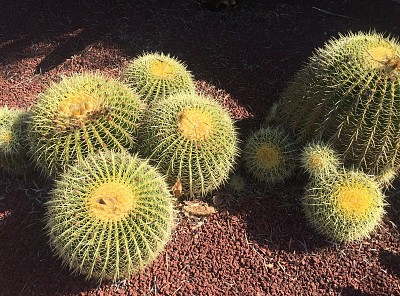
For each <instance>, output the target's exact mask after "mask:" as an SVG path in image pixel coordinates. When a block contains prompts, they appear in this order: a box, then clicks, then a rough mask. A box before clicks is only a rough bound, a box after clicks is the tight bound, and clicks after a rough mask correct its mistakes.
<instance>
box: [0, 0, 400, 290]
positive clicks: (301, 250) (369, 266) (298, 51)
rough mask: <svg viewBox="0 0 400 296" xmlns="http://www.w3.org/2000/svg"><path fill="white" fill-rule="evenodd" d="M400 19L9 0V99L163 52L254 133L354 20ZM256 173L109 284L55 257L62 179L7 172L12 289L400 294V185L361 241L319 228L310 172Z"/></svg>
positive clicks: (360, 4)
mask: <svg viewBox="0 0 400 296" xmlns="http://www.w3.org/2000/svg"><path fill="white" fill-rule="evenodd" d="M78 2H79V3H78ZM210 2H212V1H210ZM208 8H210V6H208ZM399 19H400V5H399V4H395V3H394V2H390V1H385V0H371V1H358V0H349V1H328V0H318V1H317V0H311V1H265V0H248V1H242V2H241V4H240V5H238V6H236V7H228V8H226V9H222V10H212V11H210V10H208V9H206V8H205V7H204V6H202V5H200V4H199V3H198V2H197V1H194V0H193V1H174V0H171V1H154V0H146V1H115V2H112V4H111V2H110V3H108V2H103V1H77V3H72V2H71V1H53V0H45V1H19V0H16V1H5V3H2V6H1V9H0V105H8V106H18V107H26V108H29V107H31V106H32V104H33V103H34V101H35V98H36V96H37V94H38V93H39V92H41V91H43V90H44V89H45V88H46V87H47V86H48V85H49V84H50V83H51V82H52V81H58V80H59V79H60V77H61V76H62V75H69V74H71V73H75V72H81V71H86V70H90V71H100V72H102V73H104V74H106V75H108V76H110V77H114V78H118V77H120V73H121V71H122V69H123V67H124V66H125V65H126V63H127V61H128V60H129V59H131V58H133V57H134V56H136V55H138V54H141V53H142V52H143V51H163V52H165V53H170V54H172V55H173V56H176V57H178V58H179V59H181V60H183V61H184V62H185V63H186V64H187V66H188V69H189V70H191V71H192V73H193V75H194V76H195V78H196V79H197V80H198V82H197V88H198V90H201V91H204V92H208V93H209V94H211V95H213V96H214V98H215V99H216V100H217V101H219V102H220V103H221V104H222V105H223V106H224V107H225V108H227V109H228V110H229V111H230V113H231V114H232V116H233V117H234V118H235V119H236V120H237V125H238V126H239V127H240V128H241V129H240V133H241V137H242V139H245V137H246V135H248V134H249V132H250V131H251V130H252V129H257V128H258V127H259V125H260V122H262V121H263V117H264V116H265V115H266V114H267V113H268V108H269V106H270V105H271V104H272V103H273V102H275V101H276V100H277V99H278V98H279V93H280V92H281V91H282V89H283V88H284V86H285V84H286V83H287V81H288V80H289V79H290V78H291V77H292V76H293V74H294V73H295V71H297V70H298V69H299V68H300V67H301V65H302V64H303V63H304V62H305V61H306V59H307V57H308V56H310V55H311V52H312V50H313V49H314V48H316V47H318V46H322V44H323V43H324V42H325V41H326V40H328V39H329V38H330V37H331V36H338V33H346V32H347V31H349V30H366V31H368V30H370V29H372V28H374V29H376V30H378V31H379V32H384V33H392V34H393V35H394V36H397V37H399V36H400V27H399ZM249 179H250V180H249ZM300 179H302V178H300ZM246 182H247V184H246V185H247V186H246V188H247V189H246V190H245V191H244V192H242V193H241V194H233V193H229V191H228V190H227V189H224V188H222V189H221V190H219V191H218V192H215V193H214V195H213V196H210V197H209V200H210V201H211V200H212V199H213V197H214V200H215V198H216V197H219V198H220V199H221V200H222V201H223V202H222V207H220V208H219V210H218V212H217V213H216V214H213V215H211V216H208V217H206V218H194V217H187V216H185V215H184V214H183V213H181V214H180V217H179V219H178V223H177V225H176V229H175V231H174V233H173V237H172V240H171V241H170V243H169V244H168V246H167V248H166V251H165V252H164V253H163V254H162V255H160V257H159V258H158V259H157V260H156V261H155V262H154V263H153V264H152V265H151V266H149V267H148V268H147V269H146V270H145V271H144V272H142V273H141V274H140V275H137V276H133V277H132V278H131V279H128V280H126V281H121V282H119V283H116V284H107V283H103V284H101V285H97V284H96V283H95V282H91V281H85V279H84V278H83V277H82V276H79V275H71V274H70V272H69V271H68V269H67V268H64V267H62V266H61V262H60V261H59V260H58V259H55V258H54V257H53V254H52V251H51V249H50V248H49V246H48V243H47V240H48V239H47V238H46V235H45V234H44V233H43V230H42V229H43V222H42V219H43V214H44V209H43V206H42V203H43V201H44V200H45V199H46V192H47V191H48V190H49V188H50V185H51V184H46V183H43V182H40V181H39V180H36V178H35V174H34V173H33V174H32V175H31V176H27V177H26V178H22V177H12V176H9V175H5V174H4V173H0V295H1V296H3V295H400V244H399V230H398V227H399V225H400V193H399V191H398V189H399V188H400V184H398V183H399V182H395V184H394V188H393V189H391V190H390V191H388V192H387V196H388V203H389V204H390V206H388V207H387V215H386V216H385V218H384V221H383V222H382V225H381V226H380V227H379V228H378V229H377V231H376V233H373V234H372V236H371V238H369V239H368V238H367V239H364V240H363V241H361V242H359V243H352V244H332V243H330V242H328V241H326V240H325V239H324V238H323V237H320V236H318V235H316V234H315V232H314V231H313V230H312V229H310V228H309V227H308V226H307V223H306V221H304V217H303V215H302V212H301V209H300V207H299V204H298V200H299V198H300V196H301V194H302V190H303V189H302V188H303V187H304V186H302V184H303V183H304V181H302V180H292V181H288V182H286V183H285V184H282V185H280V186H276V187H272V188H265V190H264V185H260V184H255V183H253V182H252V181H251V178H247V181H246ZM299 185H300V186H299ZM224 203H225V204H228V205H229V206H225V207H223V204H224ZM219 204H220V203H219ZM227 208H228V209H227Z"/></svg>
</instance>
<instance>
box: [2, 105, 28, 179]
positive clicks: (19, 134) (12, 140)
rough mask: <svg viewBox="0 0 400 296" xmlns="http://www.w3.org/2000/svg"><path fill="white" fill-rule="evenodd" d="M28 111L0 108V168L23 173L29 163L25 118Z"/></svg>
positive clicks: (14, 172)
mask: <svg viewBox="0 0 400 296" xmlns="http://www.w3.org/2000/svg"><path fill="white" fill-rule="evenodd" d="M28 117H29V112H28V111H25V110H22V109H9V108H8V107H7V106H4V107H1V108H0V168H2V169H3V170H4V171H6V172H9V173H13V174H24V173H26V172H27V169H28V167H29V165H30V161H29V157H28V155H27V153H26V152H27V150H28V141H27V124H26V122H27V120H28Z"/></svg>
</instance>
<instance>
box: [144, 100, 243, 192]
mask: <svg viewBox="0 0 400 296" xmlns="http://www.w3.org/2000/svg"><path fill="white" fill-rule="evenodd" d="M140 139H141V141H140V142H141V147H140V152H141V153H143V155H144V156H145V157H149V158H151V159H153V160H154V162H155V163H156V164H157V165H158V167H159V168H160V170H161V171H162V173H164V174H165V175H166V176H167V180H168V182H169V183H170V185H172V184H175V183H176V182H177V181H179V182H180V183H181V184H182V189H183V191H184V192H185V193H187V194H188V197H189V198H193V197H194V196H195V195H197V196H200V197H201V196H204V195H205V194H207V193H208V192H210V191H212V190H213V189H216V188H218V187H219V186H220V185H222V184H223V183H224V182H225V181H226V180H227V179H228V176H229V173H230V172H231V170H232V169H233V166H234V164H235V160H236V156H237V155H238V150H239V149H238V136H237V132H236V128H235V126H234V123H233V120H232V119H231V117H230V116H229V114H228V113H227V111H226V110H224V109H223V108H222V107H221V106H220V105H218V104H217V103H216V102H214V101H212V100H210V99H209V98H207V97H205V96H203V95H199V94H195V93H178V94H175V95H171V96H169V97H168V98H166V99H164V100H161V101H159V102H157V103H156V104H153V105H152V106H151V107H150V108H149V110H148V112H147V113H146V115H145V120H144V123H143V125H142V126H141V129H140Z"/></svg>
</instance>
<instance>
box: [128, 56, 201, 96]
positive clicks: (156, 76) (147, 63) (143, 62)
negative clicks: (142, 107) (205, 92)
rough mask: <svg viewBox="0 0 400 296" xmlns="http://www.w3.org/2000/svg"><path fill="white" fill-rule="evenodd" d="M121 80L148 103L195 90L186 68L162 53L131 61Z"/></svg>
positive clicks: (190, 75)
mask: <svg viewBox="0 0 400 296" xmlns="http://www.w3.org/2000/svg"><path fill="white" fill-rule="evenodd" d="M123 80H124V81H125V82H126V83H127V84H128V85H130V86H131V87H132V88H133V89H134V90H136V91H137V92H138V93H139V94H140V96H141V98H142V99H143V100H144V101H146V102H148V103H152V102H153V101H157V100H161V99H163V98H166V97H167V96H169V95H171V94H175V93H178V92H184V91H193V90H194V89H195V86H194V81H193V77H192V74H191V73H190V72H189V71H188V70H187V69H186V66H185V65H184V64H183V63H182V62H181V61H179V60H177V59H176V58H173V57H171V56H169V55H164V54H163V53H145V54H143V55H141V56H139V57H136V58H135V59H133V60H132V61H131V62H130V63H129V64H128V66H127V67H126V69H125V71H124V73H123Z"/></svg>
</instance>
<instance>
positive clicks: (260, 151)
mask: <svg viewBox="0 0 400 296" xmlns="http://www.w3.org/2000/svg"><path fill="white" fill-rule="evenodd" d="M295 151H296V149H295V144H294V141H293V140H292V139H291V137H290V136H289V135H288V134H287V133H286V132H285V131H284V130H282V129H281V128H278V127H266V128H261V129H259V130H258V131H256V132H254V133H253V134H252V135H250V137H249V138H248V139H247V142H246V144H245V147H244V148H243V161H244V165H245V167H246V169H247V171H248V172H249V173H250V174H251V175H253V176H254V177H255V178H256V179H257V180H258V181H260V182H266V183H268V184H274V183H278V182H281V181H283V180H284V179H286V178H287V177H289V176H290V175H291V174H292V173H293V171H294V169H295V167H296V155H295Z"/></svg>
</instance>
